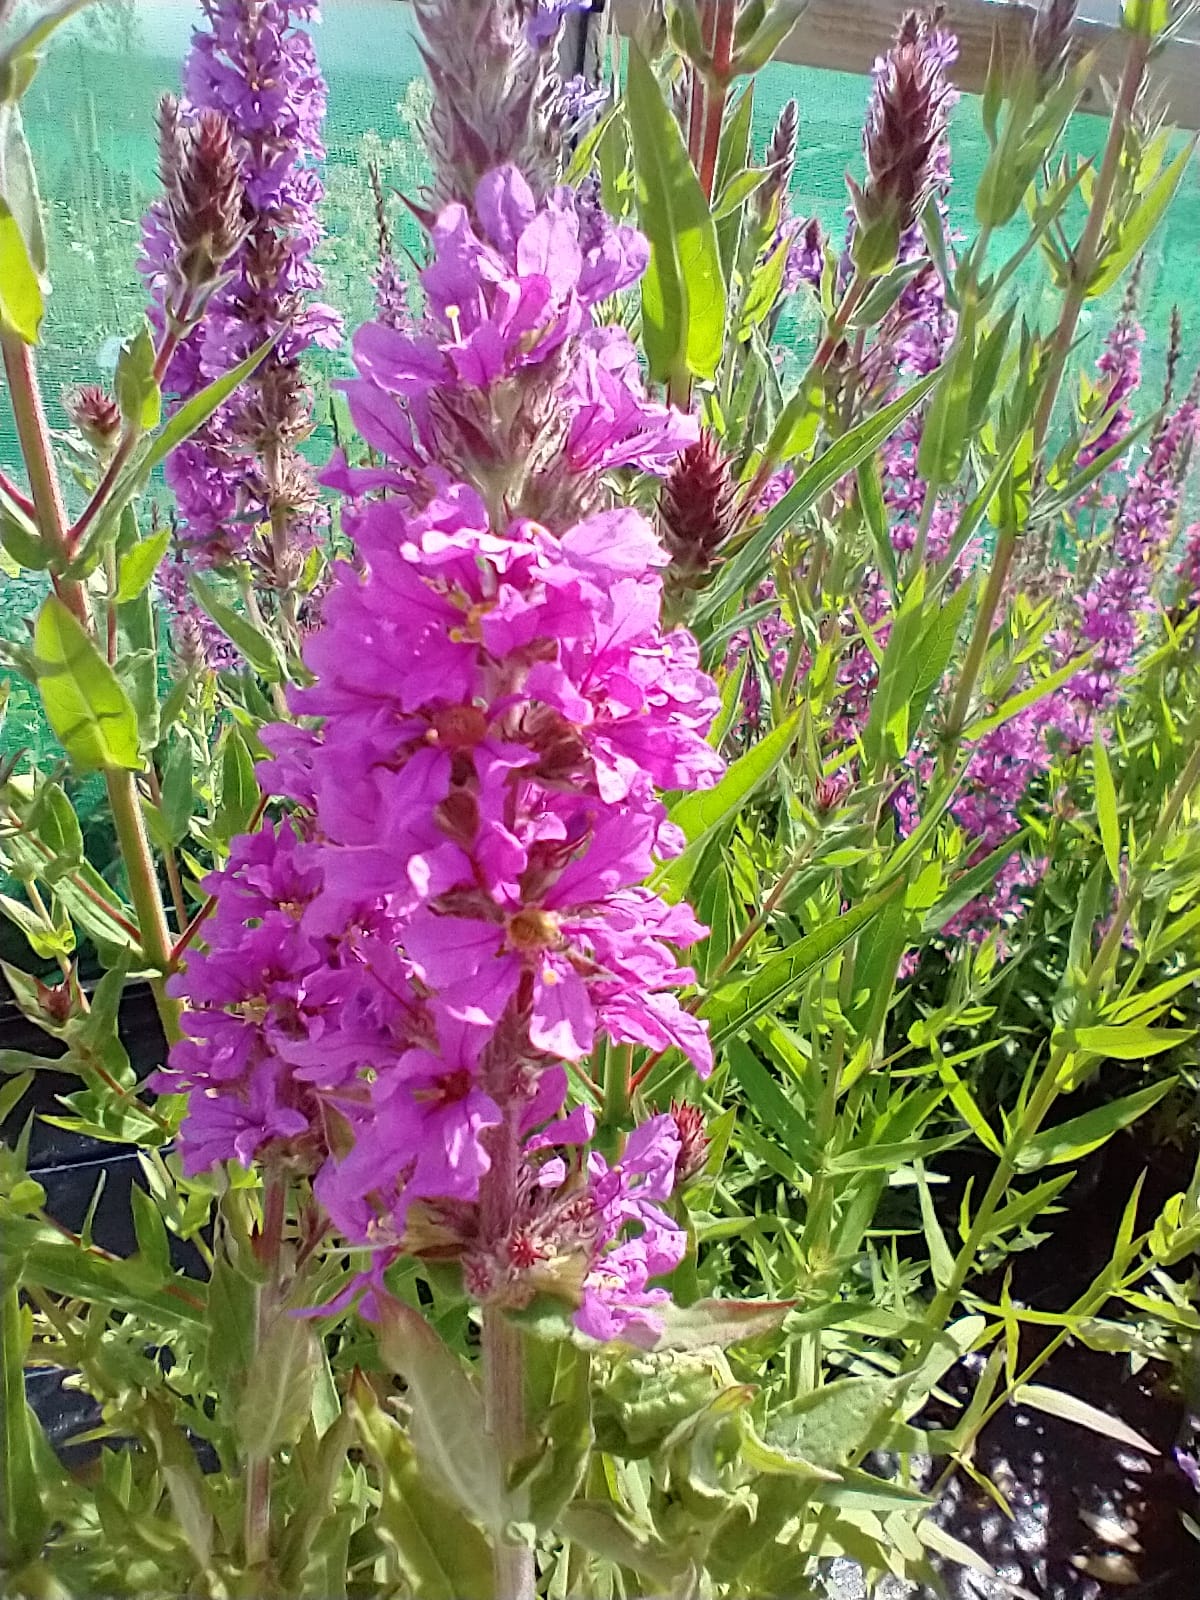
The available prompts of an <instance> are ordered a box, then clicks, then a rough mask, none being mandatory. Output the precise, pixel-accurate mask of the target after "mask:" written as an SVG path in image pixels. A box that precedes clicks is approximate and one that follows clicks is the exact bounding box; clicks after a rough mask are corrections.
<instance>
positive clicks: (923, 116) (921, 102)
mask: <svg viewBox="0 0 1200 1600" xmlns="http://www.w3.org/2000/svg"><path fill="white" fill-rule="evenodd" d="M939 19H940V13H934V14H933V15H932V16H924V15H922V14H920V13H919V12H915V11H910V12H909V13H908V15H907V16H906V17H905V18H904V21H903V22H902V23H901V25H900V31H899V34H898V36H897V39H896V43H895V44H894V45H893V46H892V48H891V50H890V51H889V52H888V54H887V55H886V56H885V57H884V59H883V61H882V62H881V63H880V66H879V71H878V77H877V80H876V84H875V92H874V94H873V95H872V97H871V106H870V110H869V112H868V116H867V129H866V139H865V142H866V156H867V179H866V183H865V184H864V185H862V186H861V187H860V186H859V185H858V184H856V183H854V182H853V180H851V181H850V189H851V194H852V196H853V199H854V209H855V213H856V215H857V219H858V227H857V231H856V235H855V240H854V259H855V263H856V265H857V266H858V267H859V269H860V270H861V271H864V272H872V273H877V272H884V271H886V270H887V269H888V268H889V267H890V266H891V265H892V263H893V262H894V261H895V258H896V252H897V250H898V248H899V244H900V238H901V235H902V234H904V233H907V231H908V230H909V229H910V228H911V227H912V226H913V225H914V223H915V222H916V221H917V218H918V217H919V216H920V214H921V211H922V210H923V208H924V206H925V202H926V201H927V200H928V198H929V196H930V194H931V193H932V192H933V188H934V184H935V182H936V177H937V172H936V163H935V160H934V157H935V154H936V152H937V148H938V145H939V144H940V142H941V141H942V139H943V137H944V135H945V132H946V125H947V118H948V115H949V101H950V94H951V90H950V85H949V82H948V80H947V78H946V72H945V61H944V55H943V50H942V48H941V41H940V37H939V34H938V29H937V24H938V21H939Z"/></svg>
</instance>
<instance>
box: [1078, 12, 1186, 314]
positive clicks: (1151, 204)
mask: <svg viewBox="0 0 1200 1600" xmlns="http://www.w3.org/2000/svg"><path fill="white" fill-rule="evenodd" d="M1164 3H1165V0H1164ZM1195 151H1196V138H1195V137H1193V138H1191V139H1189V140H1188V141H1187V143H1186V144H1185V145H1184V147H1183V149H1182V150H1181V151H1180V152H1179V154H1178V155H1177V156H1176V157H1175V159H1174V161H1172V162H1171V165H1170V166H1169V167H1168V168H1167V169H1166V171H1165V172H1163V173H1162V174H1161V176H1160V177H1159V178H1158V180H1157V182H1156V183H1154V184H1153V185H1152V187H1151V188H1150V189H1149V190H1147V192H1146V194H1145V195H1143V197H1142V199H1141V200H1140V201H1139V202H1138V206H1137V209H1136V210H1135V211H1134V213H1133V216H1132V217H1130V218H1129V220H1128V221H1127V222H1125V224H1124V225H1123V226H1122V228H1121V231H1120V234H1119V235H1118V238H1117V243H1116V245H1115V247H1114V248H1113V249H1112V250H1111V251H1110V252H1109V253H1108V254H1107V255H1106V256H1105V257H1104V260H1103V263H1102V265H1101V266H1100V268H1099V270H1098V272H1097V273H1096V276H1095V277H1094V278H1093V279H1092V280H1091V282H1090V283H1089V284H1088V287H1087V297H1088V299H1089V300H1095V299H1098V298H1099V296H1100V295H1102V294H1107V293H1108V291H1109V290H1110V289H1111V288H1112V287H1113V285H1114V284H1115V283H1116V282H1117V280H1118V279H1119V278H1120V276H1121V274H1122V273H1123V272H1124V271H1125V269H1126V267H1127V266H1128V265H1129V263H1130V262H1131V261H1132V260H1133V259H1134V257H1135V256H1136V255H1138V254H1139V253H1140V251H1141V250H1142V249H1143V247H1144V246H1145V244H1146V242H1147V240H1148V239H1149V238H1150V235H1151V234H1152V233H1153V232H1154V230H1155V228H1157V227H1158V224H1159V222H1160V221H1161V220H1162V218H1163V215H1164V213H1165V212H1166V209H1167V207H1168V206H1169V205H1170V204H1171V201H1172V200H1173V199H1174V198H1175V191H1176V190H1177V189H1178V188H1179V185H1180V183H1181V182H1182V180H1183V175H1184V173H1185V172H1186V171H1187V169H1188V164H1189V162H1190V161H1191V159H1192V156H1193V155H1194V154H1195Z"/></svg>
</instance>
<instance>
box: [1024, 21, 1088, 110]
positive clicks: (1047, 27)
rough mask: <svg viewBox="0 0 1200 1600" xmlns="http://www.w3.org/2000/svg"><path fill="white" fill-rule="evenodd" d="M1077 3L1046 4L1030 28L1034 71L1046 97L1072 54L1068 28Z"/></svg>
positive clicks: (1039, 88)
mask: <svg viewBox="0 0 1200 1600" xmlns="http://www.w3.org/2000/svg"><path fill="white" fill-rule="evenodd" d="M1078 3H1079V0H1046V3H1045V4H1044V5H1043V6H1042V9H1041V10H1040V11H1039V12H1038V15H1037V21H1036V22H1035V23H1034V25H1033V40H1032V43H1031V46H1030V48H1031V50H1032V52H1033V64H1034V70H1035V71H1036V73H1037V80H1038V91H1039V93H1040V94H1041V95H1043V96H1044V95H1045V94H1046V93H1047V92H1048V90H1050V89H1051V88H1053V86H1054V85H1055V84H1056V83H1057V82H1058V81H1059V80H1060V79H1061V78H1062V75H1063V72H1064V70H1065V68H1066V65H1067V61H1068V59H1069V58H1070V54H1071V25H1072V23H1073V22H1074V21H1075V12H1076V10H1077V9H1078Z"/></svg>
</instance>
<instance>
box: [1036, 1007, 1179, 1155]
mask: <svg viewBox="0 0 1200 1600" xmlns="http://www.w3.org/2000/svg"><path fill="white" fill-rule="evenodd" d="M1084 1031H1086V1030H1084ZM1173 1087H1174V1084H1173V1082H1172V1080H1171V1079H1170V1078H1164V1079H1163V1080H1162V1082H1161V1083H1151V1084H1148V1085H1147V1086H1146V1088H1144V1089H1138V1090H1137V1091H1136V1093H1134V1094H1129V1095H1126V1096H1125V1097H1124V1099H1121V1100H1110V1101H1109V1102H1108V1103H1107V1104H1106V1105H1102V1106H1097V1107H1096V1109H1095V1110H1094V1111H1085V1112H1084V1113H1083V1115H1082V1116H1079V1117H1072V1118H1071V1119H1070V1120H1069V1121H1068V1122H1060V1123H1059V1125H1058V1126H1057V1127H1056V1128H1043V1130H1042V1131H1041V1133H1036V1134H1034V1136H1033V1138H1032V1139H1029V1140H1028V1141H1027V1142H1026V1143H1025V1144H1024V1145H1022V1146H1021V1147H1020V1149H1019V1150H1018V1151H1017V1153H1016V1166H1017V1171H1018V1172H1036V1171H1037V1170H1038V1169H1039V1168H1040V1167H1057V1166H1061V1165H1062V1164H1063V1162H1064V1161H1078V1160H1079V1158H1080V1157H1081V1156H1086V1155H1088V1154H1090V1153H1091V1151H1093V1150H1098V1149H1099V1148H1100V1146H1101V1145H1102V1144H1104V1143H1106V1142H1107V1141H1108V1140H1109V1139H1111V1138H1112V1136H1113V1134H1114V1133H1117V1132H1119V1131H1120V1129H1122V1128H1127V1127H1129V1125H1130V1123H1133V1122H1136V1121H1137V1119H1138V1118H1139V1117H1141V1116H1144V1115H1145V1113H1146V1112H1147V1111H1149V1110H1151V1109H1152V1107H1154V1106H1156V1105H1157V1104H1158V1102H1159V1101H1160V1100H1161V1099H1162V1098H1163V1096H1164V1095H1167V1094H1169V1093H1170V1092H1171V1090H1172V1088H1173Z"/></svg>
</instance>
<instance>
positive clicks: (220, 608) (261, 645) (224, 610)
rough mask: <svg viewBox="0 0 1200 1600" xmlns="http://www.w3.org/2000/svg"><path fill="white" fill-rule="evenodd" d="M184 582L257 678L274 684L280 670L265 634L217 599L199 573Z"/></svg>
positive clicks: (276, 653) (281, 671)
mask: <svg viewBox="0 0 1200 1600" xmlns="http://www.w3.org/2000/svg"><path fill="white" fill-rule="evenodd" d="M188 582H189V587H190V588H191V591H192V593H193V594H194V595H195V597H196V599H197V601H198V602H199V604H200V607H201V609H202V610H203V611H204V612H205V613H206V614H207V615H208V616H209V617H211V618H212V620H213V621H214V622H215V623H216V625H217V627H218V628H220V630H221V632H222V633H223V634H224V635H225V637H226V638H227V639H229V640H230V641H231V642H232V643H233V644H235V645H236V646H237V647H238V649H239V650H240V651H241V653H242V655H243V656H245V658H246V660H247V661H248V662H249V663H250V665H251V666H252V667H253V668H254V670H255V672H257V673H258V675H259V677H260V678H265V679H266V680H267V682H268V683H278V682H279V681H280V679H281V677H282V676H283V668H282V666H281V664H280V661H279V655H278V652H277V651H276V649H275V646H274V645H273V644H272V642H271V640H270V639H269V638H268V637H267V635H266V634H265V633H263V632H262V630H261V629H259V628H256V627H255V626H254V624H253V623H252V622H248V621H247V620H246V618H245V617H243V616H241V615H239V613H238V612H236V611H235V610H234V609H233V607H232V606H228V605H226V604H225V602H224V601H223V600H221V599H219V598H218V597H217V595H216V594H215V593H214V592H213V590H212V589H211V588H210V586H209V585H208V584H207V583H206V582H205V581H204V579H203V578H202V577H200V575H199V573H195V572H193V573H192V575H191V577H190V579H189V580H188Z"/></svg>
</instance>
